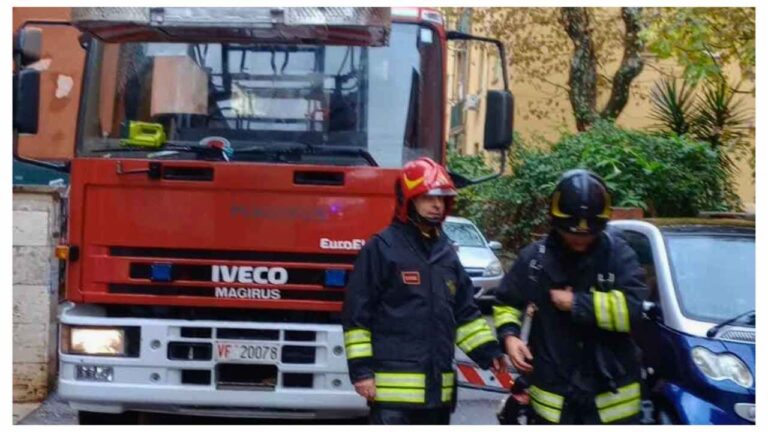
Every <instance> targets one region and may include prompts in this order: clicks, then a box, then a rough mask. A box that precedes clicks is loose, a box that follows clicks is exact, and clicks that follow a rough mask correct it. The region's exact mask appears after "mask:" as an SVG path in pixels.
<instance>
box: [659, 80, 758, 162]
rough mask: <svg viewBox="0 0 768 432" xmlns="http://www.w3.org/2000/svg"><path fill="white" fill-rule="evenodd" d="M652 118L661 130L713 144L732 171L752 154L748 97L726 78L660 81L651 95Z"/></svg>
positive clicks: (721, 159)
mask: <svg viewBox="0 0 768 432" xmlns="http://www.w3.org/2000/svg"><path fill="white" fill-rule="evenodd" d="M651 101H652V104H653V106H652V108H651V117H652V118H653V119H654V120H656V122H657V123H658V127H659V128H660V129H661V130H665V131H669V132H672V133H674V134H676V135H689V136H690V137H692V138H694V139H697V140H700V141H705V142H707V143H709V145H710V146H711V148H712V149H713V150H715V151H716V152H717V153H718V157H719V158H720V164H721V166H722V168H723V169H724V170H726V171H727V172H728V173H729V174H733V173H734V171H735V168H736V166H735V163H734V160H733V157H732V155H735V156H736V158H740V157H743V156H746V155H748V154H749V153H750V146H749V140H748V138H749V128H748V122H749V116H748V114H747V111H746V109H745V107H744V100H743V99H740V98H736V93H735V92H734V91H733V89H731V87H729V86H728V85H727V83H726V82H725V80H723V79H719V78H718V79H712V80H707V81H706V82H705V84H704V85H703V86H697V85H695V84H691V83H690V82H688V81H683V82H682V84H681V85H678V80H676V79H663V80H661V81H660V82H658V83H656V86H655V87H654V89H653V92H652V94H651Z"/></svg>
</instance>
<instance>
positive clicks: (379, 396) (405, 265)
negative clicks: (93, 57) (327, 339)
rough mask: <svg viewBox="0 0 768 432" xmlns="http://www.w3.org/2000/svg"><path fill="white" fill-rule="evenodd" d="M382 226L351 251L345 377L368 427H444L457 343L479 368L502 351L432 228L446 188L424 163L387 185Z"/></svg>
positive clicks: (449, 185) (440, 173) (453, 257)
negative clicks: (392, 199)
mask: <svg viewBox="0 0 768 432" xmlns="http://www.w3.org/2000/svg"><path fill="white" fill-rule="evenodd" d="M395 189H396V191H395V194H396V206H395V215H394V218H393V220H392V223H391V224H390V225H389V226H388V227H387V228H385V229H384V230H383V231H381V232H379V233H378V234H375V235H374V236H373V237H372V238H371V240H370V241H368V242H367V243H366V245H365V247H364V248H363V249H362V250H361V251H360V254H359V255H358V257H357V260H356V262H355V266H354V270H353V271H352V274H351V275H350V278H349V282H348V284H347V289H346V298H345V301H344V308H343V316H342V322H343V326H344V340H345V346H346V354H347V359H348V366H349V374H350V378H351V381H352V383H353V384H354V386H355V390H356V391H357V392H358V393H359V394H360V395H361V396H362V397H364V398H366V399H367V400H368V401H369V405H370V406H371V414H370V421H371V423H373V424H449V423H450V415H451V412H452V410H453V408H454V407H455V399H456V374H455V371H454V368H453V357H454V348H455V345H458V346H459V347H460V348H461V349H462V350H463V351H464V352H465V353H467V355H469V357H470V358H472V359H473V360H474V361H475V362H477V363H478V364H479V365H480V366H481V367H482V368H484V369H488V368H489V367H493V368H494V369H497V370H499V369H501V368H502V367H503V365H504V362H503V355H502V352H501V349H500V347H499V345H498V342H497V340H496V338H495V336H494V334H493V332H492V330H491V328H490V327H489V325H488V324H487V323H486V321H485V320H484V319H483V317H482V315H481V313H480V311H479V309H478V307H477V305H476V304H475V303H474V298H473V291H474V290H473V285H472V282H471V280H470V278H469V276H468V275H467V273H466V272H465V271H464V268H463V267H462V266H461V263H460V262H459V258H458V256H457V254H456V251H455V250H454V248H453V246H452V244H451V242H450V240H449V239H448V238H447V237H446V235H445V233H444V232H443V231H442V228H441V225H442V222H443V220H444V219H445V217H446V215H447V214H448V213H449V212H450V210H451V207H452V205H453V201H454V197H455V196H456V194H457V192H456V188H455V187H454V185H453V182H452V181H451V178H450V177H449V175H448V173H447V172H446V170H445V168H443V167H442V166H441V165H439V164H437V163H435V162H434V161H432V160H431V159H429V158H420V159H417V160H415V161H412V162H409V163H407V164H406V165H405V167H404V168H403V171H402V173H401V174H400V176H399V178H398V179H397V181H396V182H395Z"/></svg>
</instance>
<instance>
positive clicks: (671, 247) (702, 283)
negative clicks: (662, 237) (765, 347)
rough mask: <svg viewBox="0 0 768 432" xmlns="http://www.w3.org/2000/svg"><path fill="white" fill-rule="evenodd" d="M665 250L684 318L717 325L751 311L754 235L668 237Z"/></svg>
mask: <svg viewBox="0 0 768 432" xmlns="http://www.w3.org/2000/svg"><path fill="white" fill-rule="evenodd" d="M667 248H668V251H669V259H670V262H671V266H672V275H673V278H674V281H675V288H676V290H677V298H678V302H679V303H680V305H681V307H682V312H683V314H684V315H685V316H687V317H688V318H691V319H696V320H700V321H707V322H712V323H719V322H721V321H723V320H726V319H729V318H733V317H734V316H737V315H739V314H742V313H744V312H747V311H750V310H752V309H755V237H754V236H746V235H698V234H697V235H668V236H667ZM738 324H742V325H743V324H748V321H747V320H742V321H739V323H738Z"/></svg>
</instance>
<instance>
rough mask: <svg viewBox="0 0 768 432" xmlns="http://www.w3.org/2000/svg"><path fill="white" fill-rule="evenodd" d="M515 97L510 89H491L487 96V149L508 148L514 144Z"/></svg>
mask: <svg viewBox="0 0 768 432" xmlns="http://www.w3.org/2000/svg"><path fill="white" fill-rule="evenodd" d="M514 113H515V99H514V97H513V96H512V93H511V92H510V91H509V90H490V91H488V93H487V97H486V111H485V142H484V147H485V149H486V150H507V149H509V147H510V146H511V145H512V139H513V138H512V129H513V126H512V125H513V119H514Z"/></svg>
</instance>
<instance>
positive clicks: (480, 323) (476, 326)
mask: <svg viewBox="0 0 768 432" xmlns="http://www.w3.org/2000/svg"><path fill="white" fill-rule="evenodd" d="M486 327H487V324H486V323H485V320H484V319H483V318H478V319H476V320H474V321H471V322H470V323H468V324H464V325H463V326H461V327H459V329H458V330H456V341H457V343H461V342H463V341H464V339H466V338H468V337H470V336H471V335H472V334H473V333H475V332H476V331H478V330H482V329H484V328H486Z"/></svg>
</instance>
